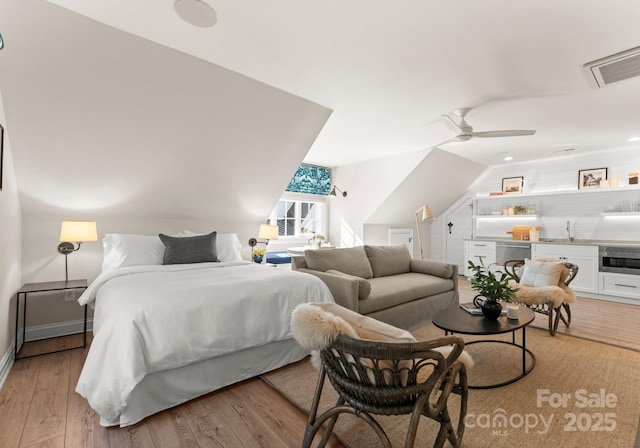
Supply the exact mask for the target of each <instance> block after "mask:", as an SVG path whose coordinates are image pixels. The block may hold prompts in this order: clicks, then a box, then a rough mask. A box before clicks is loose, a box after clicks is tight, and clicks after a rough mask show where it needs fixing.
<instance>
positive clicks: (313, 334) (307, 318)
mask: <svg viewBox="0 0 640 448" xmlns="http://www.w3.org/2000/svg"><path fill="white" fill-rule="evenodd" d="M291 331H292V333H293V337H294V339H295V340H296V341H297V342H298V344H300V345H301V346H302V348H304V349H305V350H309V351H310V352H311V362H312V363H313V365H314V366H315V367H316V368H319V367H320V363H319V359H318V355H317V351H319V350H322V349H324V348H326V347H328V346H329V345H331V344H332V343H333V342H334V341H335V340H336V339H337V338H338V336H339V335H341V334H344V335H347V336H349V337H352V338H354V339H366V340H372V341H380V342H396V343H398V342H417V341H416V339H415V338H414V337H413V336H412V335H411V333H409V332H408V331H406V330H402V329H400V328H397V327H394V326H392V325H389V324H386V323H384V322H380V321H378V320H375V319H373V318H370V317H366V316H363V315H361V314H358V313H356V312H354V311H351V310H349V309H347V308H344V307H341V306H340V305H337V304H335V303H322V304H314V303H305V304H302V305H298V306H297V307H296V308H295V309H294V310H293V313H292V314H291ZM435 350H437V351H439V352H440V353H442V354H443V356H445V357H446V356H448V355H449V353H450V352H451V347H438V348H436V349H435ZM458 361H460V362H462V363H463V364H464V365H465V367H466V368H467V369H470V368H471V367H473V364H474V362H473V359H472V358H471V355H469V353H468V352H467V351H466V350H465V351H463V352H462V353H461V354H460V356H459V357H458Z"/></svg>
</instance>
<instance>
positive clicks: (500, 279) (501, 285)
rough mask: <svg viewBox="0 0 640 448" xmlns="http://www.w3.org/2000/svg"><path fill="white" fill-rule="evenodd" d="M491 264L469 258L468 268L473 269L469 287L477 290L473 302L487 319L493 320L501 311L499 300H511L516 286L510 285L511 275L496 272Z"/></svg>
mask: <svg viewBox="0 0 640 448" xmlns="http://www.w3.org/2000/svg"><path fill="white" fill-rule="evenodd" d="M491 266H493V265H489V267H485V266H484V264H482V260H481V262H480V264H475V263H474V262H473V261H471V260H469V269H470V270H471V271H473V277H472V278H471V287H472V288H473V289H475V290H476V291H477V292H478V295H476V296H475V297H474V298H473V304H474V305H475V306H477V307H478V308H480V309H481V310H482V314H483V315H484V316H485V317H486V318H487V319H494V320H495V319H497V318H498V317H499V316H500V313H501V312H502V305H500V302H499V301H500V300H502V301H504V302H511V301H512V300H513V297H514V295H515V292H516V291H517V288H512V287H511V284H510V281H511V280H515V279H514V278H513V277H511V276H510V275H508V274H506V273H505V272H499V273H498V274H496V273H495V272H494V271H493V270H491ZM483 298H484V299H483Z"/></svg>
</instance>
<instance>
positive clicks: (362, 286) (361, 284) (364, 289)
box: [327, 269, 371, 300]
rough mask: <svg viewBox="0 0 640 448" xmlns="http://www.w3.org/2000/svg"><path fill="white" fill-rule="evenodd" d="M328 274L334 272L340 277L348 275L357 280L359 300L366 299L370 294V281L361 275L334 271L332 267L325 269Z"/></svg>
mask: <svg viewBox="0 0 640 448" xmlns="http://www.w3.org/2000/svg"><path fill="white" fill-rule="evenodd" d="M327 273H328V274H336V275H341V276H342V277H348V278H353V279H356V280H358V298H359V299H360V300H363V299H366V298H367V297H369V294H371V283H369V281H368V280H366V279H364V278H362V277H356V276H355V275H349V274H345V273H344V272H340V271H336V270H334V269H329V270H328V271H327Z"/></svg>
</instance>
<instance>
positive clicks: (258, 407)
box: [0, 277, 640, 448]
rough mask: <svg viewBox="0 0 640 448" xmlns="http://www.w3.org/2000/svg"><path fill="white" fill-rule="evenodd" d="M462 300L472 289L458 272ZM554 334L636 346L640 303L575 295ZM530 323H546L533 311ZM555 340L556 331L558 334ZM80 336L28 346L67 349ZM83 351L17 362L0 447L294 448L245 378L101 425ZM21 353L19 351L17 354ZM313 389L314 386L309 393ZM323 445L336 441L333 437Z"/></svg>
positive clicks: (277, 409) (283, 412)
mask: <svg viewBox="0 0 640 448" xmlns="http://www.w3.org/2000/svg"><path fill="white" fill-rule="evenodd" d="M460 291H461V300H463V301H464V300H471V299H472V298H473V295H474V293H473V291H472V290H471V288H470V287H469V285H468V282H466V281H465V280H463V279H462V277H461V285H460ZM572 312H573V322H572V326H571V329H570V330H565V329H564V328H563V327H562V324H561V329H560V330H559V333H563V332H566V334H571V335H574V336H580V337H585V338H589V339H594V340H599V341H602V342H606V343H610V344H615V345H622V346H626V347H630V348H633V349H635V350H640V343H639V341H640V306H634V305H624V304H619V303H612V302H603V301H598V300H590V299H580V300H579V301H578V302H577V303H576V304H575V305H573V306H572ZM534 325H535V326H539V327H542V328H546V325H547V321H546V319H545V318H544V316H539V317H537V318H536V322H534ZM557 337H562V334H559V335H557ZM79 341H80V340H79V336H70V337H67V338H58V339H52V340H49V341H42V342H39V343H33V344H31V345H32V346H31V347H25V348H29V349H31V350H34V351H35V350H42V349H44V350H52V349H55V348H58V347H64V346H74V345H77V344H78V343H79ZM86 353H87V350H82V349H78V350H71V351H67V352H62V353H57V354H51V355H46V356H41V357H37V358H29V359H24V360H19V361H17V362H16V363H15V364H14V366H13V368H12V370H11V372H10V373H9V376H8V378H7V380H6V382H5V384H4V386H3V388H2V390H1V391H0V447H3V448H13V447H15V448H18V447H25V448H26V447H33V448H35V447H38V448H45V447H47V448H59V447H68V448H76V447H104V448H106V447H111V448H127V447H153V448H156V447H157V448H169V447H171V448H173V447H193V448H195V447H218V448H244V447H261V448H265V447H274V448H281V447H299V446H300V442H301V440H302V435H303V433H304V428H305V424H306V418H307V417H306V415H305V414H304V413H303V412H302V411H300V410H298V409H297V408H296V407H295V406H293V405H291V404H290V403H289V402H287V401H286V400H285V399H284V398H283V397H282V396H280V395H279V394H278V393H277V392H275V391H274V390H273V389H272V388H271V387H269V386H268V385H267V384H266V383H264V382H263V381H262V380H261V379H259V378H254V379H251V380H247V381H244V382H242V383H239V384H237V385H234V386H230V387H227V388H225V389H223V390H220V391H217V392H213V393H211V394H208V395H206V396H204V397H201V398H199V399H196V400H192V401H190V402H188V403H186V404H184V405H181V406H178V407H176V408H173V409H169V410H167V411H164V412H161V413H158V414H156V415H153V416H151V417H149V418H147V419H145V420H144V421H143V422H141V423H139V424H137V425H134V426H131V427H127V428H103V427H101V426H100V425H99V422H98V416H97V415H96V414H95V412H93V410H92V409H91V408H90V407H89V406H88V404H87V402H86V401H85V400H84V399H83V398H81V397H80V396H79V395H77V394H76V393H75V391H74V389H75V385H76V382H77V380H78V376H79V375H80V370H81V368H82V365H83V362H84V358H85V356H86ZM23 354H26V353H25V352H23ZM309 393H310V394H313V391H312V390H310V391H309ZM329 446H330V447H334V448H336V447H341V446H342V445H341V444H340V443H339V442H338V441H337V440H335V439H332V440H331V442H330V444H329Z"/></svg>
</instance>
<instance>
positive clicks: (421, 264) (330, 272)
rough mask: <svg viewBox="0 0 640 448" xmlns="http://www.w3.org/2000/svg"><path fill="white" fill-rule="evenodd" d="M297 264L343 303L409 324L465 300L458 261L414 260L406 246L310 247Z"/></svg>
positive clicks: (403, 325) (404, 325)
mask: <svg viewBox="0 0 640 448" xmlns="http://www.w3.org/2000/svg"><path fill="white" fill-rule="evenodd" d="M292 269H294V270H297V271H300V272H306V273H308V274H312V275H315V276H316V277H319V278H320V279H322V280H323V281H324V282H325V283H326V284H327V286H328V287H329V290H330V291H331V294H332V295H333V298H334V299H335V301H336V303H337V304H339V305H341V306H343V307H345V308H348V309H350V310H353V311H356V312H358V313H360V314H363V315H366V316H370V317H372V318H374V319H378V320H381V321H383V322H386V323H388V324H391V325H394V326H396V327H401V328H404V329H413V328H416V327H418V326H420V325H423V324H426V323H428V322H430V321H431V318H432V316H433V314H434V313H435V312H436V311H439V310H441V309H444V308H447V307H450V306H454V305H457V304H458V302H459V297H458V266H457V265H453V264H447V263H443V262H439V261H433V260H418V259H412V258H411V255H410V254H409V251H408V250H407V248H406V247H405V246H404V245H399V246H358V247H350V248H340V249H321V250H307V251H305V253H304V256H297V257H292Z"/></svg>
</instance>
